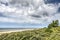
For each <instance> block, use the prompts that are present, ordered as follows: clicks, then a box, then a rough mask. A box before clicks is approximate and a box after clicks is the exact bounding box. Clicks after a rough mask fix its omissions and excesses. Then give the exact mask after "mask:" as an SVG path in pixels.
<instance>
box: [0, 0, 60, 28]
mask: <svg viewBox="0 0 60 40" xmlns="http://www.w3.org/2000/svg"><path fill="white" fill-rule="evenodd" d="M53 20H59V21H60V0H0V28H43V27H47V26H48V24H50V23H51V22H52V21H53Z"/></svg>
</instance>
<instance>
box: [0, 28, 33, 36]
mask: <svg viewBox="0 0 60 40" xmlns="http://www.w3.org/2000/svg"><path fill="white" fill-rule="evenodd" d="M27 30H33V29H23V30H10V31H8V30H7V31H2V32H0V35H1V34H4V33H11V32H21V31H27Z"/></svg>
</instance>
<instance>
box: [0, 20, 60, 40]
mask: <svg viewBox="0 0 60 40" xmlns="http://www.w3.org/2000/svg"><path fill="white" fill-rule="evenodd" d="M0 40H60V26H59V22H58V20H56V21H53V22H52V23H51V24H49V25H48V28H41V29H35V30H27V31H22V32H12V33H6V34H2V35H0Z"/></svg>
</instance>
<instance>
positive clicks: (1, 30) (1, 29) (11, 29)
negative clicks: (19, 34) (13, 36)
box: [0, 28, 31, 32]
mask: <svg viewBox="0 0 60 40" xmlns="http://www.w3.org/2000/svg"><path fill="white" fill-rule="evenodd" d="M25 29H29V28H0V32H4V31H15V30H25ZM30 29H31V28H30Z"/></svg>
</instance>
